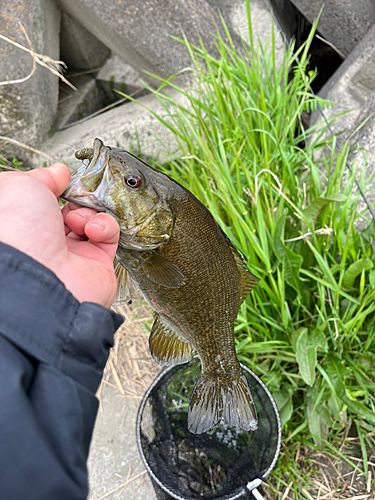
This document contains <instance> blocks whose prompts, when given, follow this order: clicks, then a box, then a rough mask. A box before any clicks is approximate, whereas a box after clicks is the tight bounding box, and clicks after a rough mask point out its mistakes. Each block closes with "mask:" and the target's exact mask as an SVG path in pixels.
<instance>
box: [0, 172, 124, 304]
mask: <svg viewBox="0 0 375 500" xmlns="http://www.w3.org/2000/svg"><path fill="white" fill-rule="evenodd" d="M69 181H70V172H69V169H68V167H67V166H65V165H63V164H61V163H57V164H55V165H52V166H51V167H49V168H38V169H35V170H32V171H30V172H3V173H0V241H2V242H3V243H6V244H8V245H11V246H13V247H15V248H17V249H18V250H20V251H21V252H24V253H26V254H27V255H29V256H30V257H32V258H34V259H35V260H37V261H38V262H40V263H41V264H43V265H44V266H46V267H48V268H49V269H50V270H51V271H53V272H54V273H55V274H56V276H57V277H58V278H59V279H60V280H61V281H62V282H63V283H64V285H65V286H66V288H67V289H68V290H69V291H70V292H71V293H72V294H73V295H74V296H75V297H76V299H77V300H79V301H80V302H85V301H87V302H96V303H98V304H101V305H103V306H105V307H110V306H111V304H112V302H113V301H114V298H115V296H116V290H117V281H116V276H115V273H114V270H113V259H114V257H115V253H116V249H117V244H118V239H119V233H120V228H119V225H118V223H117V221H116V220H115V219H114V218H113V217H112V216H110V215H108V214H105V213H97V212H95V211H94V210H91V209H89V208H84V207H79V205H76V204H74V203H70V202H68V203H66V205H65V206H64V208H63V209H62V210H61V209H60V207H59V204H58V201H57V198H58V197H59V196H60V195H61V194H62V193H63V192H64V191H65V190H66V189H67V188H68V185H69Z"/></svg>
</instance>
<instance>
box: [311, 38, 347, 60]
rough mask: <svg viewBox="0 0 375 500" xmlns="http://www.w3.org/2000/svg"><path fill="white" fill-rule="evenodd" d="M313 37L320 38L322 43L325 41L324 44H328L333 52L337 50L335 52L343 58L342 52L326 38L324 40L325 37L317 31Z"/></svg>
mask: <svg viewBox="0 0 375 500" xmlns="http://www.w3.org/2000/svg"><path fill="white" fill-rule="evenodd" d="M315 37H316V38H317V39H318V40H321V41H322V42H323V43H325V44H326V45H329V46H330V47H331V48H332V49H333V50H334V51H335V52H337V54H338V55H339V56H340V57H342V58H343V59H345V56H344V54H343V53H342V52H341V51H340V50H339V49H338V48H337V47H335V46H334V45H333V43H331V42H329V41H328V40H326V39H325V38H323V37H322V36H320V35H318V33H315Z"/></svg>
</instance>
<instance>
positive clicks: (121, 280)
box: [112, 257, 132, 307]
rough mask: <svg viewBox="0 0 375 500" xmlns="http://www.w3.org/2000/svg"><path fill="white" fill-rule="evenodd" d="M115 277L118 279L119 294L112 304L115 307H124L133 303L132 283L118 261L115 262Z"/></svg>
mask: <svg viewBox="0 0 375 500" xmlns="http://www.w3.org/2000/svg"><path fill="white" fill-rule="evenodd" d="M113 266H114V269H115V275H116V278H117V293H116V298H115V300H114V302H113V304H112V306H113V307H118V306H122V305H124V304H129V303H131V299H132V294H131V292H132V290H131V289H132V281H131V278H130V276H129V274H128V271H127V270H126V269H125V267H124V266H123V265H122V264H121V263H120V262H119V261H118V260H117V258H116V257H115V260H114V261H113Z"/></svg>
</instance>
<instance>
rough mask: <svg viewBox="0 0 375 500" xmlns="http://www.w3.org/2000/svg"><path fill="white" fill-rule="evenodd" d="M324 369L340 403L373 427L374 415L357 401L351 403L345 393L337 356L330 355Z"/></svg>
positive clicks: (343, 375) (341, 369) (350, 399)
mask: <svg viewBox="0 0 375 500" xmlns="http://www.w3.org/2000/svg"><path fill="white" fill-rule="evenodd" d="M325 369H326V372H327V374H328V376H329V378H330V379H331V382H332V384H333V386H334V388H335V391H336V394H337V396H338V397H339V398H340V399H341V401H343V402H344V403H345V404H346V406H347V407H348V408H349V409H350V410H352V412H353V413H355V414H357V415H358V416H359V417H362V418H363V419H365V420H367V421H368V422H369V423H372V424H374V425H375V414H374V413H373V412H371V411H370V410H368V409H367V408H366V406H365V405H364V404H362V403H360V402H359V401H353V400H352V398H350V397H349V396H348V394H347V393H346V390H345V378H346V377H345V369H344V368H343V365H342V361H341V360H340V359H339V358H338V357H337V356H335V355H333V354H332V355H330V356H328V357H327V361H326V363H325Z"/></svg>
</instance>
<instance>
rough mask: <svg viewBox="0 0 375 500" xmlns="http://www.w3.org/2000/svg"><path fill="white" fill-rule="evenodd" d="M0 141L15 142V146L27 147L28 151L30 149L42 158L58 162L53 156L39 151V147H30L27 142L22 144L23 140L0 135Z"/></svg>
mask: <svg viewBox="0 0 375 500" xmlns="http://www.w3.org/2000/svg"><path fill="white" fill-rule="evenodd" d="M0 141H4V143H5V144H6V143H7V142H10V143H11V144H15V145H16V146H19V147H20V148H23V149H27V150H28V151H32V152H33V153H35V154H37V155H40V156H44V158H47V159H48V161H54V162H58V161H59V160H57V159H56V158H53V156H51V155H47V154H46V153H43V151H39V149H35V148H32V147H31V146H28V145H27V144H24V143H23V142H20V141H16V139H11V138H10V137H5V136H3V135H0Z"/></svg>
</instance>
